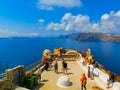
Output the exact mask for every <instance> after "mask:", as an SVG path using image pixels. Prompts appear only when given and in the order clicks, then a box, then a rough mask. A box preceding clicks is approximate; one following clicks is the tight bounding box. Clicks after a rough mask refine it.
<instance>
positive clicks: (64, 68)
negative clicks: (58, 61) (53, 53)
mask: <svg viewBox="0 0 120 90" xmlns="http://www.w3.org/2000/svg"><path fill="white" fill-rule="evenodd" d="M67 69H68V66H67V62H64V64H63V73H64V74H67Z"/></svg>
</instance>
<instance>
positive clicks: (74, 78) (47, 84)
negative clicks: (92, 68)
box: [34, 61, 103, 90]
mask: <svg viewBox="0 0 120 90" xmlns="http://www.w3.org/2000/svg"><path fill="white" fill-rule="evenodd" d="M67 64H68V68H70V70H68V75H67V76H68V77H69V78H70V81H71V82H72V85H71V86H69V87H65V88H63V87H59V86H58V85H57V80H58V78H59V77H60V76H63V75H65V74H63V73H62V70H61V68H62V64H61V61H58V67H59V69H58V71H59V74H56V73H54V70H53V68H50V69H49V70H48V71H44V72H43V73H42V80H41V82H40V83H39V84H38V86H36V87H35V88H34V90H80V89H81V87H80V77H81V75H82V73H84V72H85V71H84V70H83V69H82V68H81V67H80V65H79V64H78V63H77V62H76V61H67ZM86 75H87V74H86ZM86 87H87V90H103V89H100V88H101V86H100V85H99V84H98V82H97V81H95V80H90V79H89V78H88V79H87V85H86ZM93 87H94V88H93ZM95 87H96V88H95Z"/></svg>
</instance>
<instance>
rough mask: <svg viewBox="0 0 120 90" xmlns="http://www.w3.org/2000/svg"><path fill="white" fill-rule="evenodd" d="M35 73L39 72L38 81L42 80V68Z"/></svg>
mask: <svg viewBox="0 0 120 90" xmlns="http://www.w3.org/2000/svg"><path fill="white" fill-rule="evenodd" d="M34 74H37V75H38V82H40V81H41V74H42V69H41V68H38V69H37V70H36V71H35V72H34Z"/></svg>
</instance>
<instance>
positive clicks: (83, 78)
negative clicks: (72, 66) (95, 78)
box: [80, 73, 87, 90]
mask: <svg viewBox="0 0 120 90" xmlns="http://www.w3.org/2000/svg"><path fill="white" fill-rule="evenodd" d="M80 82H81V90H83V87H84V89H85V90H86V83H87V78H86V76H85V73H83V74H82V77H81V78H80Z"/></svg>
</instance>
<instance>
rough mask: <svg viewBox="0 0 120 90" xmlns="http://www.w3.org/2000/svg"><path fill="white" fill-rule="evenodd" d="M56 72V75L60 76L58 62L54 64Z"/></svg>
mask: <svg viewBox="0 0 120 90" xmlns="http://www.w3.org/2000/svg"><path fill="white" fill-rule="evenodd" d="M54 71H55V73H57V74H58V62H57V61H55V64H54Z"/></svg>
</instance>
